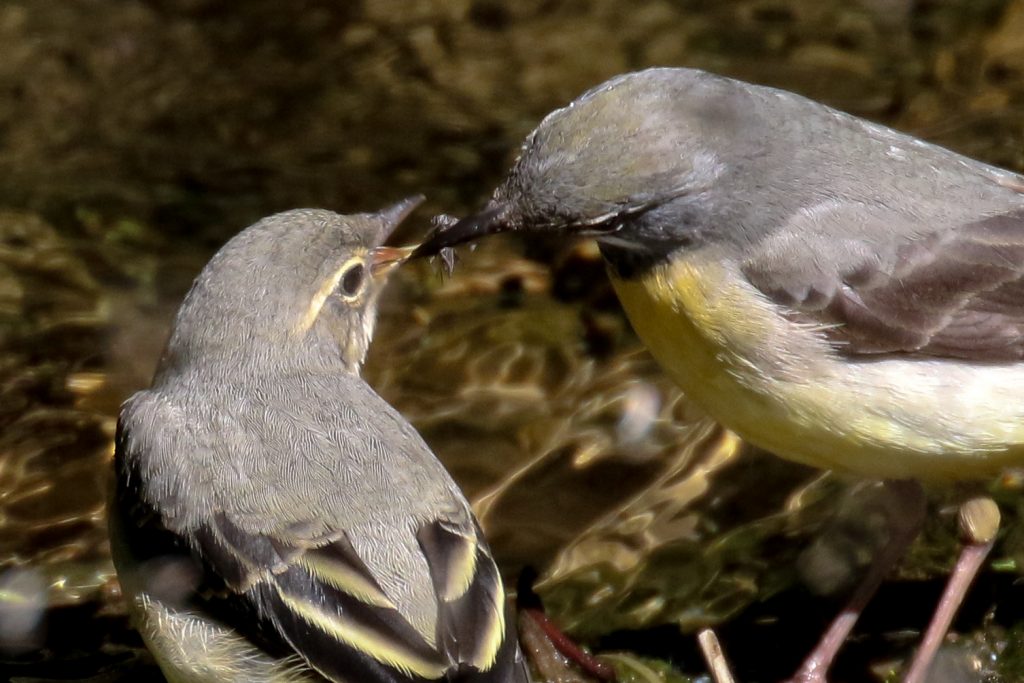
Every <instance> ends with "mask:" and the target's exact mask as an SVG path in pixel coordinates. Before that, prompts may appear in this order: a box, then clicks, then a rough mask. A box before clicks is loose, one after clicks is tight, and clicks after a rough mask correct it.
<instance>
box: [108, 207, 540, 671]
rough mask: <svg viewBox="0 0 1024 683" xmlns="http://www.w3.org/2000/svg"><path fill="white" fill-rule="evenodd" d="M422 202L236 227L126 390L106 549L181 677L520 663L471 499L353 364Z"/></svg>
mask: <svg viewBox="0 0 1024 683" xmlns="http://www.w3.org/2000/svg"><path fill="white" fill-rule="evenodd" d="M420 201H421V198H412V199H409V200H405V201H403V202H401V203H399V204H397V205H395V206H393V207H391V208H389V209H386V210H384V211H382V212H380V213H376V214H359V215H350V216H341V215H338V214H335V213H331V212H328V211H317V210H298V211H289V212H286V213H281V214H278V215H275V216H271V217H269V218H265V219H263V220H261V221H259V222H258V223H256V224H255V225H253V226H251V227H249V228H248V229H246V230H244V231H243V232H241V233H240V234H238V235H237V236H236V237H234V238H233V239H232V240H231V241H230V242H228V243H227V245H225V246H224V247H223V248H222V249H221V250H220V251H219V252H218V253H217V254H216V255H215V256H214V257H213V258H212V259H211V260H210V262H209V263H208V264H207V266H206V267H205V268H204V269H203V271H202V272H201V273H200V274H199V276H198V277H197V279H196V281H195V283H194V284H193V286H192V289H191V291H189V293H188V295H187V296H186V297H185V301H184V303H183V304H182V306H181V309H180V310H179V312H178V315H177V318H176V320H175V322H174V328H173V331H172V333H171V336H170V340H169V341H168V343H167V347H166V350H165V352H164V354H163V357H162V359H161V360H160V364H159V367H158V369H157V371H156V375H155V377H154V379H153V384H152V386H151V387H150V388H149V389H147V390H145V391H141V392H139V393H137V394H135V395H134V396H132V397H131V398H130V399H129V400H128V401H127V402H126V403H125V404H124V406H123V408H122V411H121V415H120V420H119V422H118V434H117V440H116V453H115V476H116V485H115V487H114V495H113V503H112V506H111V535H112V545H113V547H114V552H115V562H116V566H117V571H118V576H119V578H120V580H121V583H122V586H123V588H124V591H125V594H126V597H127V600H128V604H129V608H130V612H131V614H132V616H133V618H134V621H135V623H136V625H137V627H138V629H139V631H140V632H141V634H142V637H143V639H144V640H145V642H146V644H147V646H148V647H149V648H150V649H151V651H152V652H153V654H154V656H155V657H156V659H157V662H158V663H159V665H160V667H161V669H162V670H163V671H164V673H165V675H166V676H167V678H168V679H169V680H170V681H171V682H172V683H192V682H196V683H198V682H200V681H202V682H204V683H209V682H213V683H226V682H238V683H243V682H244V683H284V682H286V681H287V682H289V683H295V682H304V683H305V682H314V681H316V682H323V681H378V682H389V683H394V682H411V681H415V682H417V683H422V682H425V681H465V682H467V683H468V682H470V681H472V682H480V683H484V682H488V683H526V682H527V681H528V680H529V679H528V675H527V671H526V668H525V665H524V662H523V659H522V655H521V653H520V650H519V646H518V643H517V640H516V634H515V630H514V629H513V628H512V626H511V625H510V624H509V623H508V622H507V621H506V610H505V595H504V591H503V588H502V584H501V578H500V577H499V575H498V571H497V568H496V566H495V563H494V560H493V559H492V557H491V553H490V550H489V549H488V547H487V543H486V542H485V540H484V538H483V536H482V534H481V531H480V528H479V526H478V525H477V522H476V520H475V519H474V517H473V514H472V512H471V510H470V507H469V504H468V503H467V501H466V499H465V498H464V496H463V495H462V493H461V492H460V491H459V489H458V487H457V486H456V484H455V483H454V482H453V481H452V479H451V478H450V477H449V475H448V473H447V472H446V471H445V469H444V468H443V467H442V465H441V463H440V462H439V461H438V460H437V459H436V457H435V456H434V454H433V453H432V452H431V451H430V449H429V448H428V447H427V445H426V444H425V443H424V441H423V440H422V439H421V438H420V436H419V434H417V432H416V431H415V430H414V429H413V427H412V426H411V425H410V424H409V423H408V422H406V421H405V420H404V419H403V418H402V416H401V415H400V414H399V413H398V412H397V411H396V410H395V409H394V408H392V407H391V406H390V405H388V404H387V403H386V402H385V401H384V400H383V399H382V398H380V397H379V396H378V395H377V394H376V393H375V392H374V391H373V389H371V388H370V386H369V385H367V384H366V383H365V382H364V381H363V380H362V379H360V376H359V371H360V366H361V364H362V363H363V359H364V356H365V355H366V352H367V347H368V346H369V344H370V339H371V336H372V334H373V329H374V321H375V316H376V308H377V298H378V294H379V293H380V291H381V289H382V288H383V286H384V283H385V280H386V274H387V272H388V271H389V270H390V268H391V267H392V266H393V265H394V263H396V262H398V261H400V260H401V258H400V254H396V253H395V251H394V250H392V249H390V248H387V247H383V246H381V245H382V244H383V242H384V240H385V239H386V238H387V237H388V235H389V234H390V233H391V231H392V230H393V229H394V228H395V226H397V225H398V224H399V223H400V222H401V221H402V219H403V218H405V216H406V215H407V214H408V213H409V212H410V211H412V209H413V208H415V206H416V205H418V204H419V202H420Z"/></svg>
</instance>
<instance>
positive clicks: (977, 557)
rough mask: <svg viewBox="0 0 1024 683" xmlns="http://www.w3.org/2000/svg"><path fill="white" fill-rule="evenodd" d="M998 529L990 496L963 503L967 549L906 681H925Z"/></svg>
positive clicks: (964, 534) (963, 552) (905, 678)
mask: <svg viewBox="0 0 1024 683" xmlns="http://www.w3.org/2000/svg"><path fill="white" fill-rule="evenodd" d="M998 530H999V508H998V507H996V504H995V503H994V502H993V501H992V499H991V498H975V499H973V500H970V501H967V502H966V503H964V504H963V506H961V508H960V531H961V533H962V535H963V536H964V543H965V545H964V549H963V551H962V552H961V553H960V558H959V559H958V560H957V563H956V566H955V567H954V568H953V574H952V576H950V577H949V582H948V583H947V584H946V590H945V591H944V592H943V593H942V599H941V600H939V606H938V607H937V608H936V609H935V614H934V615H933V616H932V621H931V623H930V624H928V630H927V631H926V632H925V636H924V640H922V641H921V647H919V648H918V650H917V654H916V655H914V660H913V662H911V664H910V668H909V669H908V670H907V674H906V676H905V677H904V678H903V683H923V682H924V680H925V677H926V676H927V675H928V668H929V667H930V666H931V664H932V660H934V659H935V653H936V652H938V651H939V646H941V645H942V641H943V640H944V639H945V637H946V633H947V632H948V631H949V626H950V624H952V623H953V617H954V616H955V615H956V612H957V610H958V609H960V603H962V602H963V599H964V596H965V595H967V589H968V588H970V586H971V583H972V582H973V581H974V577H975V576H977V574H978V570H979V569H981V565H982V564H984V562H985V558H986V557H987V556H988V554H989V552H990V551H991V550H992V545H993V544H994V543H995V537H996V532H997V531H998Z"/></svg>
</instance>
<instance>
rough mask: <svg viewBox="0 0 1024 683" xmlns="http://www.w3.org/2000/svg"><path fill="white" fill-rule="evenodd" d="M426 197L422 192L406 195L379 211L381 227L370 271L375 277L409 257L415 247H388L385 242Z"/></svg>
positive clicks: (373, 249)
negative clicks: (410, 195)
mask: <svg viewBox="0 0 1024 683" xmlns="http://www.w3.org/2000/svg"><path fill="white" fill-rule="evenodd" d="M424 199H425V197H424V196H423V195H421V194H418V195H415V196H412V197H406V198H405V199H403V200H402V201H400V202H397V203H395V204H393V205H392V206H389V207H388V208H386V209H384V210H383V211H381V212H379V213H378V216H380V219H381V229H380V231H379V232H378V233H377V235H376V236H375V238H374V241H373V244H374V245H375V246H374V247H373V248H372V249H371V250H370V272H371V273H372V274H373V277H383V276H386V275H387V274H388V273H390V272H391V271H392V270H393V269H394V268H395V267H397V266H399V265H401V264H402V263H404V262H405V261H406V260H407V259H408V258H409V255H410V254H411V253H412V251H413V249H414V247H386V246H384V242H386V241H387V239H388V238H389V237H390V236H391V234H392V233H393V232H394V231H395V229H396V228H397V227H398V226H399V225H401V224H402V221H404V220H405V219H406V218H408V217H409V214H411V213H412V212H413V211H415V210H416V207H418V206H419V205H420V204H422V203H423V200H424Z"/></svg>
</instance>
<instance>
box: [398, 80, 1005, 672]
mask: <svg viewBox="0 0 1024 683" xmlns="http://www.w3.org/2000/svg"><path fill="white" fill-rule="evenodd" d="M1022 192H1024V177H1021V176H1020V175H1017V174H1015V173H1011V172H1009V171H1005V170H1002V169H999V168H995V167H992V166H988V165H986V164H983V163H980V162H978V161H974V160H972V159H968V158H966V157H963V156H961V155H959V154H956V153H954V152H951V151H949V150H947V149H943V148H941V147H938V146H935V145H932V144H928V143H926V142H923V141H921V140H917V139H915V138H913V137H910V136H908V135H905V134H902V133H899V132H896V131H894V130H891V129H889V128H885V127H883V126H880V125H876V124H873V123H869V122H867V121H864V120H861V119H858V118H855V117H853V116H850V115H847V114H844V113H841V112H838V111H836V110H834V109H831V108H829V107H827V106H824V105H822V104H819V103H816V102H813V101H811V100H808V99H806V98H804V97H800V96H798V95H795V94H793V93H789V92H784V91H781V90H776V89H773V88H767V87H760V86H756V85H751V84H748V83H743V82H740V81H736V80H732V79H729V78H724V77H720V76H716V75H713V74H709V73H704V72H701V71H696V70H691V69H677V68H659V69H650V70H646V71H641V72H637V73H631V74H626V75H623V76H619V77H617V78H613V79H612V80H610V81H608V82H606V83H603V84H601V85H599V86H597V87H596V88H594V89H592V90H590V91H589V92H587V93H585V94H584V95H582V96H581V97H579V98H578V99H576V100H575V101H574V102H572V103H571V104H569V105H568V106H567V107H565V108H563V109H559V110H557V111H555V112H553V113H551V114H550V115H548V116H547V117H546V118H545V119H544V120H543V121H542V122H541V124H540V125H539V126H538V127H537V129H536V130H534V131H533V132H532V133H531V134H530V135H529V136H528V137H527V139H526V141H525V142H524V144H523V147H522V150H521V153H520V155H519V158H518V160H517V161H516V162H515V165H514V167H513V168H512V170H511V172H510V173H509V174H508V175H507V177H506V178H505V180H504V181H503V182H502V183H501V185H500V186H499V187H498V189H497V190H496V191H495V193H494V195H493V198H492V199H491V200H490V202H489V203H488V204H487V205H486V206H485V207H484V209H483V210H482V211H480V212H479V213H477V214H474V215H471V216H469V217H467V218H464V219H463V220H461V221H458V222H456V223H454V224H450V223H449V224H443V225H441V226H440V227H439V228H438V229H437V230H436V232H435V233H434V234H433V235H432V236H431V237H430V238H428V240H426V241H425V242H424V243H423V244H422V245H421V246H420V247H419V249H418V250H417V252H416V255H421V256H422V255H430V254H435V253H438V251H440V250H442V249H446V248H448V247H451V246H454V245H456V244H459V243H461V242H465V241H468V240H472V239H474V238H476V237H479V236H482V235H486V234H491V233H496V232H503V231H524V232H533V233H543V234H547V235H562V236H570V235H589V236H593V237H595V238H596V239H597V240H598V243H599V245H600V250H601V253H602V254H603V256H604V259H605V261H606V263H607V269H608V272H609V275H610V277H611V280H612V283H613V286H614V288H615V290H616V292H617V294H618V297H619V299H620V301H621V302H622V305H623V307H624V308H625V311H626V313H627V315H628V316H629V319H630V321H631V322H632V324H633V326H634V328H635V329H636V331H637V333H638V334H639V336H640V337H641V338H642V339H643V341H644V342H645V343H646V345H647V346H648V348H649V349H650V350H651V352H652V353H653V354H654V356H655V357H656V358H657V359H658V361H659V362H660V363H661V365H662V366H663V367H664V368H665V369H666V371H667V372H668V373H669V374H670V375H671V376H672V377H673V378H674V379H675V380H676V381H677V382H678V383H679V385H680V386H681V387H682V388H683V390H684V391H685V392H686V393H687V394H688V396H689V397H690V398H691V399H693V400H694V401H695V402H697V403H698V404H699V405H701V406H702V407H703V408H704V409H705V410H707V411H708V412H709V413H710V414H711V415H713V416H714V417H715V418H717V419H718V420H720V421H721V422H722V423H723V424H724V425H726V426H727V427H729V428H731V429H732V430H733V431H735V432H737V433H738V434H739V435H740V436H742V437H743V438H745V439H746V440H748V441H749V442H751V443H753V444H755V445H758V446H761V447H763V448H765V449H767V450H769V451H772V452H774V453H776V454H778V455H780V456H782V457H785V458H789V459H792V460H795V461H798V462H802V463H806V464H810V465H814V466H817V467H822V468H828V469H833V470H837V471H842V472H850V473H856V474H859V475H864V476H868V477H872V478H886V479H889V480H893V481H897V482H898V483H894V484H893V485H892V486H893V488H895V489H896V490H897V491H899V492H900V493H901V494H902V495H903V496H904V497H908V498H916V499H918V500H919V499H920V486H919V485H918V484H916V483H908V482H907V481H903V480H914V481H916V480H947V481H948V480H959V479H968V478H977V477H984V476H986V475H990V474H992V473H995V472H998V471H999V470H1000V469H1001V468H1004V467H1007V466H1020V465H1024V194H1022ZM915 492H916V493H915ZM910 507H911V508H913V509H915V510H919V512H913V513H912V514H911V516H917V517H919V516H920V515H923V505H922V504H919V503H914V504H912V505H910ZM964 512H965V513H967V517H969V519H968V520H967V522H968V523H967V524H966V525H965V526H967V527H968V528H969V529H970V530H971V531H972V532H976V533H972V536H973V538H972V540H974V541H976V542H975V543H970V544H968V546H967V547H966V549H965V554H964V557H963V558H962V561H963V562H966V565H964V564H962V565H961V568H963V567H974V569H975V570H976V568H977V566H979V565H980V564H981V562H982V560H983V558H984V553H985V552H987V550H988V548H990V547H991V543H990V541H991V536H993V535H994V534H995V529H996V527H997V526H998V511H997V510H996V509H995V507H994V505H993V504H992V503H991V502H990V501H988V502H978V503H973V504H972V505H970V506H967V507H965V508H964ZM896 535H899V534H896ZM883 555H884V556H885V558H886V560H885V561H880V562H879V563H878V567H876V571H874V572H873V573H872V575H871V576H872V577H873V578H872V579H871V580H870V581H869V582H868V583H871V582H872V581H873V582H874V585H875V586H877V582H878V581H880V580H881V576H882V575H883V574H884V572H885V569H887V567H886V566H883V565H886V563H888V564H891V563H892V562H894V561H895V560H896V559H897V558H898V556H899V553H898V552H897V553H894V552H892V551H887V552H886V553H883ZM968 573H969V572H968ZM955 576H959V578H956V579H954V581H953V582H952V583H951V586H950V588H949V590H950V591H951V592H950V593H949V594H947V596H946V597H944V599H943V602H942V603H941V605H940V614H938V615H937V617H936V619H935V620H934V621H933V626H932V628H931V629H930V631H929V633H928V635H926V637H925V641H924V643H925V644H924V645H923V646H922V647H921V648H920V650H919V654H918V657H917V659H916V661H915V663H914V664H913V665H912V666H911V668H910V672H909V673H908V674H907V680H911V681H920V680H922V678H923V677H924V675H925V672H926V670H927V666H928V661H929V660H930V659H931V656H932V653H933V652H934V649H935V648H936V647H937V646H938V644H939V643H940V642H941V640H942V637H943V635H944V634H945V631H946V629H947V628H948V619H951V618H952V612H953V611H954V610H955V608H956V604H957V603H958V601H959V599H960V597H962V591H965V590H966V587H967V584H969V582H970V578H966V579H964V577H963V576H960V575H955ZM965 581H966V582H965ZM958 582H959V583H958ZM871 592H873V587H872V588H870V589H868V588H865V589H864V590H862V591H859V592H858V597H856V598H855V600H854V603H853V604H852V605H851V609H850V610H849V611H847V612H846V613H844V615H842V618H840V619H839V620H837V622H836V624H835V625H834V628H833V629H831V630H830V631H829V633H828V634H826V637H825V639H824V640H823V643H822V647H821V648H819V650H817V651H816V652H815V653H814V654H813V655H812V657H811V658H809V659H808V661H807V663H806V664H805V666H804V667H803V668H802V669H801V671H800V672H799V673H798V674H797V678H798V679H799V680H804V681H820V680H823V679H824V676H825V670H826V669H827V667H828V664H829V662H830V661H831V658H832V657H833V656H834V654H835V651H836V650H838V647H839V645H840V644H841V643H842V641H843V639H844V638H845V636H846V634H847V633H848V632H849V629H850V628H851V627H852V624H853V620H854V618H855V617H856V613H857V612H858V611H859V609H860V607H862V606H863V602H866V600H867V597H866V596H868V595H870V593H871ZM958 593H959V597H957V594H958ZM943 610H944V611H943ZM943 622H944V623H943Z"/></svg>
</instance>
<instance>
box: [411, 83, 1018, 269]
mask: <svg viewBox="0 0 1024 683" xmlns="http://www.w3.org/2000/svg"><path fill="white" fill-rule="evenodd" d="M998 173H999V171H998V169H993V168H991V167H988V166H985V165H984V164H981V163H979V162H974V161H972V160H969V159H966V158H964V157H961V156H959V155H956V154H954V153H953V152H950V151H948V150H944V149H941V148H939V147H936V146H934V145H929V144H927V143H924V142H921V141H920V140H916V139H914V138H911V137H909V136H907V135H904V134H901V133H898V132H896V131H893V130H890V129H887V128H884V127H882V126H878V125H875V124H872V123H870V122H867V121H864V120H861V119H858V118H856V117H853V116H850V115H848V114H844V113H842V112H839V111H836V110H834V109H831V108H829V107H827V106H825V105H823V104H820V103H817V102H814V101H812V100H809V99H807V98H804V97H801V96H799V95H796V94H794V93H789V92H786V91H782V90H777V89H774V88H768V87H763V86H757V85H752V84H749V83H744V82H742V81H737V80H734V79H730V78H725V77H722V76H717V75H714V74H709V73H706V72H702V71H697V70H693V69H681V68H657V69H648V70H646V71H640V72H636V73H630V74H625V75H622V76H619V77H616V78H613V79H611V80H609V81H607V82H606V83H603V84H601V85H599V86H597V87H595V88H593V89H592V90H590V91H588V92H586V93H584V94H583V95H581V96H580V97H579V98H578V99H576V100H575V101H573V102H572V103H570V104H569V105H568V106H566V107H564V108H562V109H558V110H556V111H554V112H552V113H551V114H549V115H548V116H547V117H546V118H544V119H543V121H542V122H541V123H540V125H539V126H538V127H537V128H536V130H534V131H533V132H532V133H531V134H530V135H529V136H528V137H527V139H526V140H525V142H524V144H523V146H522V149H521V151H520V155H519V157H518V159H517V160H516V162H515V164H514V166H513V168H512V170H511V171H510V172H509V174H508V175H507V176H506V178H505V180H504V182H503V183H502V184H501V185H500V186H499V187H498V188H497V190H496V191H495V192H494V195H493V197H492V199H491V201H490V202H489V203H488V204H487V205H486V206H485V207H484V208H483V210H481V211H480V212H478V213H476V214H473V215H470V216H468V217H466V218H464V219H462V220H461V221H458V222H456V223H454V224H449V225H443V226H442V227H440V228H439V229H438V230H437V231H436V232H435V234H433V235H432V236H431V237H430V238H428V240H427V241H425V242H424V243H423V244H422V245H421V246H420V248H419V249H418V250H417V252H416V254H415V255H416V256H424V255H431V254H434V253H437V252H438V251H440V250H441V249H445V248H448V247H451V246H454V245H456V244H459V243H461V242H466V241H470V240H473V239H476V238H477V237H479V236H482V235H486V234H491V233H496V232H506V231H526V232H541V233H549V234H559V235H591V236H594V237H596V238H597V239H598V241H599V242H600V244H601V249H602V252H603V253H604V255H605V257H606V258H607V259H608V260H609V262H610V263H611V265H612V266H613V267H615V268H616V269H617V270H619V271H620V274H624V273H623V272H622V271H630V270H639V269H642V268H643V267H644V266H645V265H649V264H650V263H652V262H660V261H664V260H667V258H668V256H669V255H670V254H671V253H673V252H674V251H676V250H679V249H693V248H698V247H701V246H704V245H707V244H709V243H716V244H721V243H727V244H732V245H736V246H739V247H741V248H742V247H743V246H746V245H749V244H750V243H753V242H757V241H760V240H762V239H764V238H765V237H766V236H767V235H769V234H770V233H771V232H772V231H773V230H774V229H776V228H777V227H778V226H780V225H783V224H784V223H785V222H786V221H787V219H788V218H789V217H791V216H793V215H795V214H797V213H798V212H800V211H803V210H806V209H807V208H809V207H813V206H815V205H820V204H822V203H825V202H827V201H830V200H839V201H847V200H848V201H851V202H865V201H869V202H870V201H874V202H877V203H878V204H879V205H882V206H904V207H906V208H907V212H908V213H912V214H918V215H927V210H928V207H925V206H919V205H917V204H920V205H923V204H928V205H929V206H934V204H935V203H936V201H943V200H944V199H946V198H948V203H949V205H950V206H956V205H958V204H963V203H964V200H965V199H970V201H969V202H968V203H973V204H974V205H975V206H978V201H977V197H978V195H979V194H980V195H984V194H986V193H988V192H989V191H988V190H986V189H978V187H979V185H982V186H983V185H985V184H989V185H991V184H992V177H993V174H998ZM998 192H999V191H998V190H994V191H992V192H991V193H990V194H993V195H994V194H997V193H998ZM936 197H939V198H943V199H939V200H937V199H936ZM982 199H985V197H982ZM915 202H916V203H917V204H915ZM993 202H994V203H995V204H998V201H996V200H995V199H994V198H993ZM982 208H984V207H982ZM940 213H941V212H940ZM625 274H628V273H625Z"/></svg>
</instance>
